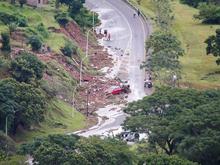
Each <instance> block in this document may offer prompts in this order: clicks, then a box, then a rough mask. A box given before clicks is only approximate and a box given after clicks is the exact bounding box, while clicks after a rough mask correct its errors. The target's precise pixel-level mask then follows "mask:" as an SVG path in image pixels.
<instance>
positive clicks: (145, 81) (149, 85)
mask: <svg viewBox="0 0 220 165" xmlns="http://www.w3.org/2000/svg"><path fill="white" fill-rule="evenodd" d="M151 80H152V77H151V75H149V76H148V78H146V79H145V80H144V87H145V88H146V87H148V88H152V87H153V83H152V81H151Z"/></svg>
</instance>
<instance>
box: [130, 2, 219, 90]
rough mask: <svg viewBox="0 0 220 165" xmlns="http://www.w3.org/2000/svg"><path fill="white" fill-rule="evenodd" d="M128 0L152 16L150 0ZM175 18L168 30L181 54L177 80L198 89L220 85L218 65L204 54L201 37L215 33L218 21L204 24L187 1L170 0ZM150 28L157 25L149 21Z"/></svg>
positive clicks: (203, 39) (152, 7) (152, 10)
mask: <svg viewBox="0 0 220 165" xmlns="http://www.w3.org/2000/svg"><path fill="white" fill-rule="evenodd" d="M131 2H132V3H133V4H134V5H136V6H139V7H140V8H141V10H142V11H143V12H144V13H145V14H146V15H147V16H148V17H150V18H151V19H154V18H155V12H156V11H155V8H154V5H153V2H152V0H142V1H141V5H138V4H137V0H131ZM172 5H173V6H172V7H173V11H174V14H175V19H174V23H173V27H172V31H173V33H174V34H175V35H177V37H178V38H179V40H180V41H181V42H182V45H183V48H184V49H185V52H186V53H185V55H184V56H183V57H182V58H181V59H180V61H181V65H182V80H181V84H183V85H186V86H190V87H195V88H198V89H204V88H216V87H218V88H219V87H220V85H219V82H220V67H219V66H217V65H216V63H215V60H216V58H214V57H213V56H207V55H206V52H205V49H206V45H205V44H204V41H205V40H206V39H207V38H208V36H210V35H212V34H214V33H215V30H216V29H217V28H220V26H218V25H204V24H201V23H200V22H199V21H197V20H195V19H194V18H193V15H194V14H197V12H198V10H197V9H195V8H192V7H189V6H187V5H183V4H180V3H179V1H177V0H175V1H173V2H172ZM152 25H153V26H154V29H157V27H156V26H155V23H154V22H153V21H152Z"/></svg>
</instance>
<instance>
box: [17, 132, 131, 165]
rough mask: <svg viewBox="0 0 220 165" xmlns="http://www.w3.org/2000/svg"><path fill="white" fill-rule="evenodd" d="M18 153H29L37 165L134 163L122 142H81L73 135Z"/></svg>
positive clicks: (94, 139)
mask: <svg viewBox="0 0 220 165" xmlns="http://www.w3.org/2000/svg"><path fill="white" fill-rule="evenodd" d="M54 139H56V140H54ZM69 142H70V143H69ZM21 151H22V153H23V154H27V153H31V154H32V156H33V157H34V162H38V163H39V164H40V165H41V164H48V165H56V164H64V165H70V164H83V165H98V164H100V165H118V164H122V165H131V164H132V161H133V155H132V152H131V151H129V148H128V146H127V145H126V144H125V143H123V142H120V141H117V140H114V139H105V140H101V139H99V138H97V137H92V138H88V139H83V138H81V139H80V138H79V137H78V136H76V135H71V136H70V135H50V136H49V137H47V138H44V139H41V140H40V139H38V140H37V141H35V142H34V143H30V144H25V145H23V146H22V148H21ZM24 151H26V152H24ZM58 157H59V158H58Z"/></svg>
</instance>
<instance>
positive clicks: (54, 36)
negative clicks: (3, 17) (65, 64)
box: [0, 1, 67, 53]
mask: <svg viewBox="0 0 220 165" xmlns="http://www.w3.org/2000/svg"><path fill="white" fill-rule="evenodd" d="M0 11H1V12H4V13H8V14H12V15H16V14H20V15H22V16H24V17H25V18H26V19H27V20H28V27H25V28H21V27H19V28H20V29H21V30H24V31H26V32H27V34H28V33H31V34H36V33H38V35H41V34H39V32H37V31H36V27H37V25H39V24H40V23H42V24H43V25H44V26H45V29H48V28H59V24H58V23H57V22H56V20H55V18H54V15H55V12H56V11H55V9H54V8H52V7H51V6H50V5H48V6H46V7H44V8H35V9H33V7H29V6H24V7H23V8H20V7H19V5H15V6H14V5H11V4H9V3H8V2H4V1H3V2H1V1H0ZM3 31H8V27H7V26H6V25H4V24H2V23H0V32H3ZM41 38H42V40H43V41H44V43H45V44H47V45H48V46H50V47H51V49H52V50H53V51H55V52H57V53H59V52H60V47H63V46H64V43H65V40H67V38H66V37H65V36H64V35H63V34H58V33H54V32H50V33H49V36H48V37H44V36H41ZM13 43H14V44H16V46H21V47H22V45H21V43H15V42H12V44H13Z"/></svg>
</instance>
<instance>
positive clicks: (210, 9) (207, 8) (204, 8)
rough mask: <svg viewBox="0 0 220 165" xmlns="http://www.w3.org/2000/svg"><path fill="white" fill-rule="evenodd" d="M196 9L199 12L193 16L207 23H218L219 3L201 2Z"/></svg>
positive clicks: (219, 18)
mask: <svg viewBox="0 0 220 165" xmlns="http://www.w3.org/2000/svg"><path fill="white" fill-rule="evenodd" d="M198 9H199V14H198V15H195V18H197V19H199V20H202V22H203V23H207V24H220V5H216V4H208V5H207V4H201V5H199V7H198Z"/></svg>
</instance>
